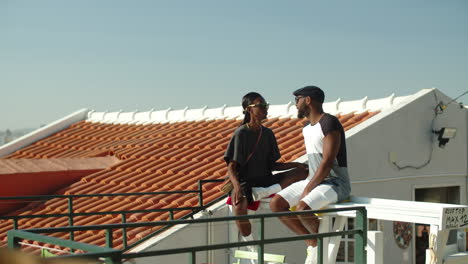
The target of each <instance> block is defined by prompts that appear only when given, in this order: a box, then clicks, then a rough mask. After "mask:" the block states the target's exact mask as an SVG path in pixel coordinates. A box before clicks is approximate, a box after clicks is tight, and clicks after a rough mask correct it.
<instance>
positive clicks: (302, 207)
mask: <svg viewBox="0 0 468 264" xmlns="http://www.w3.org/2000/svg"><path fill="white" fill-rule="evenodd" d="M296 210H298V211H304V210H310V207H309V206H308V205H307V204H306V203H304V202H303V201H300V202H299V204H298V205H297V206H296Z"/></svg>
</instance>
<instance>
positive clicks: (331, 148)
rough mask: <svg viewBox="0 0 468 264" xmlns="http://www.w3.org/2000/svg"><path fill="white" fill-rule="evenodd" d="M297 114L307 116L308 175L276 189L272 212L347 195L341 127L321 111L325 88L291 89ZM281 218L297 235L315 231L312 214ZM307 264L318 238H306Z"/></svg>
mask: <svg viewBox="0 0 468 264" xmlns="http://www.w3.org/2000/svg"><path fill="white" fill-rule="evenodd" d="M293 94H294V95H295V96H296V98H295V100H296V107H297V115H298V118H307V119H308V121H309V123H308V124H307V125H306V126H305V127H304V128H303V130H302V133H303V136H304V143H305V147H306V152H307V157H308V163H309V176H308V177H307V179H305V180H302V181H299V182H296V183H293V184H291V185H290V186H288V187H286V188H285V189H283V190H281V191H280V192H278V193H277V195H276V196H274V197H273V199H272V200H271V202H270V207H271V209H272V211H274V212H284V211H288V210H289V208H294V207H295V208H296V210H298V211H302V210H319V209H321V208H323V207H325V206H327V205H329V204H332V203H336V202H340V201H343V200H345V199H347V198H348V197H349V194H350V192H351V184H350V181H349V176H348V169H347V159H346V142H345V134H344V129H343V127H342V125H341V123H340V121H339V120H338V118H336V117H335V116H333V115H330V114H327V113H325V112H324V111H323V107H322V105H323V102H324V99H325V94H324V92H323V91H322V90H321V89H320V88H319V87H316V86H306V87H304V88H301V89H298V90H296V91H294V93H293ZM280 220H281V221H282V222H283V223H284V224H285V225H286V226H287V227H289V228H290V229H291V230H292V231H294V232H295V233H296V234H299V235H305V234H311V233H317V232H318V227H319V224H320V222H319V220H318V218H317V217H316V216H315V215H312V216H311V215H307V216H306V215H304V216H300V217H280ZM306 244H307V246H308V247H307V259H306V262H305V263H306V264H309V263H316V259H317V240H315V239H311V240H306Z"/></svg>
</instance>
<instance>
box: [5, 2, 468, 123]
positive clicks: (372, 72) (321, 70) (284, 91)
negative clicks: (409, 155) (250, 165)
mask: <svg viewBox="0 0 468 264" xmlns="http://www.w3.org/2000/svg"><path fill="white" fill-rule="evenodd" d="M308 84H314V85H318V86H320V87H322V88H323V89H324V90H325V91H326V95H327V101H331V100H336V99H337V98H338V97H341V98H342V99H344V100H353V99H360V98H363V97H364V96H369V98H380V97H385V96H388V95H390V94H391V93H396V94H397V95H407V94H412V93H415V92H417V91H419V90H420V89H423V88H431V87H437V88H439V89H440V90H442V91H443V92H444V93H446V94H447V95H449V96H451V97H452V98H453V97H455V96H457V95H459V94H461V93H463V92H464V91H466V90H468V1H466V0H451V1H431V0H425V1H407V0H398V1H373V0H369V1H284V0H276V1H274V0H264V1H260V0H258V1H219V0H213V1H201V0H200V1H193V0H187V1H177V0H171V1H116V0H99V1H96V0H79V1H62V0H56V1H46V0H43V1H35V0H31V1H18V0H0V92H1V93H0V94H1V95H0V96H1V97H0V98H1V100H0V113H1V114H0V130H4V129H6V128H10V129H16V128H25V127H32V128H34V127H38V126H39V125H41V124H47V123H50V122H51V121H53V120H56V119H58V118H60V117H63V116H65V115H67V114H69V113H71V112H74V111H76V110H78V109H81V108H90V109H96V110H98V111H104V110H111V111H113V110H119V109H123V110H132V111H133V110H135V109H138V110H148V109H150V108H155V109H165V108H167V107H170V106H171V107H173V108H183V107H185V106H190V107H194V108H198V107H202V106H204V105H208V106H210V107H217V106H221V105H223V104H227V105H238V104H239V103H240V98H241V97H242V95H243V94H245V93H246V92H248V91H258V92H260V93H262V94H264V96H265V97H266V98H267V100H268V101H270V102H271V103H274V104H279V103H287V102H288V101H290V100H292V96H291V92H292V91H293V90H294V89H296V88H299V87H302V86H304V85H308ZM460 100H461V101H463V100H465V103H466V102H467V101H468V98H467V97H466V96H465V97H463V98H461V99H460Z"/></svg>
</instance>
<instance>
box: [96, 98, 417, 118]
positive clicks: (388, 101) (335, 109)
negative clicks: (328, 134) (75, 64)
mask: <svg viewBox="0 0 468 264" xmlns="http://www.w3.org/2000/svg"><path fill="white" fill-rule="evenodd" d="M417 94H419V93H416V94H413V95H408V96H399V97H396V96H395V94H394V93H392V94H391V95H389V96H387V97H384V98H377V99H369V98H368V97H367V96H365V97H363V98H361V99H357V100H348V101H344V100H342V99H341V98H338V99H336V100H335V101H331V102H325V103H324V111H325V112H327V113H330V114H338V113H341V114H347V113H351V112H355V113H363V112H365V111H370V112H374V111H383V110H385V109H389V108H392V107H393V106H395V105H397V104H400V103H403V102H407V101H408V100H410V99H411V98H413V96H416V95H417ZM296 115H297V110H296V108H295V107H294V103H293V102H291V101H290V102H288V103H286V104H274V105H270V109H269V111H268V117H269V118H275V117H278V118H288V117H295V116H296ZM243 117H244V115H243V113H242V108H241V106H227V105H222V106H218V107H213V108H209V107H208V106H206V105H205V106H203V107H201V108H190V107H188V106H186V107H184V108H182V109H173V108H171V107H169V108H167V109H161V110H155V109H154V108H151V109H150V110H148V111H139V110H135V111H129V112H124V111H122V110H119V111H115V112H110V111H108V110H106V111H103V112H98V111H95V110H92V111H90V112H89V113H88V115H87V121H88V122H93V123H110V124H158V123H177V122H187V121H206V120H220V119H237V120H239V119H242V118H243Z"/></svg>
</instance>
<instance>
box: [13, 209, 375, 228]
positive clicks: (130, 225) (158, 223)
mask: <svg viewBox="0 0 468 264" xmlns="http://www.w3.org/2000/svg"><path fill="white" fill-rule="evenodd" d="M365 209H366V207H365V206H353V207H345V208H332V209H323V210H304V211H294V212H281V213H267V214H255V215H236V216H226V217H211V218H200V219H183V220H181V219H176V220H169V221H155V222H137V223H125V224H106V225H86V226H65V227H53V228H30V229H22V230H23V231H28V232H32V233H55V232H57V233H59V232H75V231H88V230H108V229H121V228H136V227H152V226H164V225H181V224H198V223H208V222H224V221H233V220H244V219H260V218H271V217H281V216H292V215H294V216H297V215H308V214H311V213H313V214H316V213H331V212H341V211H358V210H365Z"/></svg>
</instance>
